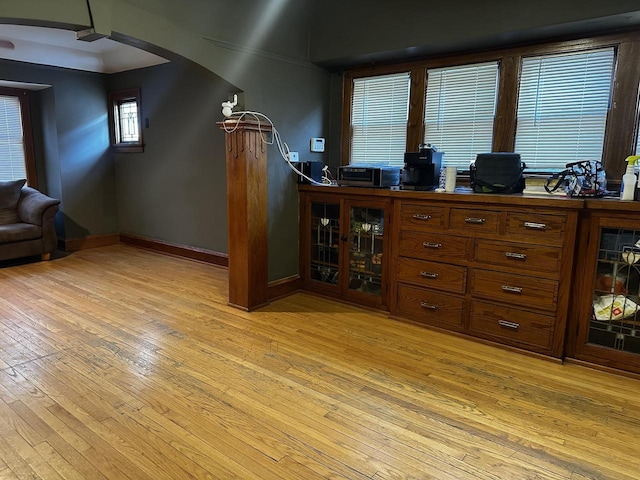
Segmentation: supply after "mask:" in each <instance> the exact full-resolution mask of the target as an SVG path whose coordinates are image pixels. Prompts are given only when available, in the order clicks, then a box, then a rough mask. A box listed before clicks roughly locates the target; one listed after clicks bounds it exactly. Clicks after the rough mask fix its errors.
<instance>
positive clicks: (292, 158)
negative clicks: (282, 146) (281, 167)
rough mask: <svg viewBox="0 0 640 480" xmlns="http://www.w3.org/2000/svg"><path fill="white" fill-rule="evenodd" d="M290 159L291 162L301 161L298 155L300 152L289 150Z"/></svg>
mask: <svg viewBox="0 0 640 480" xmlns="http://www.w3.org/2000/svg"><path fill="white" fill-rule="evenodd" d="M289 161H290V162H299V161H300V157H299V156H298V152H289Z"/></svg>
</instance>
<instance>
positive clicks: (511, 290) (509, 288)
mask: <svg viewBox="0 0 640 480" xmlns="http://www.w3.org/2000/svg"><path fill="white" fill-rule="evenodd" d="M500 288H502V290H503V291H504V292H507V293H522V288H520V287H512V286H511V285H502V287H500Z"/></svg>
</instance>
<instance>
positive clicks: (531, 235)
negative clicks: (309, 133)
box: [300, 186, 584, 358]
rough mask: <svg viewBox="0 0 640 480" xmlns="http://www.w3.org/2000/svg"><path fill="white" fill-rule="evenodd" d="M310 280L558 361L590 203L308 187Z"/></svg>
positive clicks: (306, 261) (304, 270) (329, 290)
mask: <svg viewBox="0 0 640 480" xmlns="http://www.w3.org/2000/svg"><path fill="white" fill-rule="evenodd" d="M300 192H301V194H300V199H301V204H300V209H301V210H300V211H301V216H300V225H301V231H300V238H301V248H300V251H301V256H300V271H301V277H302V280H303V286H304V288H306V289H308V290H311V291H315V292H320V293H324V294H329V295H333V296H335V297H337V298H342V299H347V300H350V301H354V302H357V303H361V304H363V305H369V306H377V307H380V308H388V310H389V311H390V313H391V315H392V316H394V317H396V318H401V319H406V320H411V321H413V322H417V323H420V324H423V325H427V326H432V327H437V328H440V329H445V330H449V331H454V332H457V333H460V334H464V335H469V336H472V337H476V338H479V339H482V340H483V341H486V342H491V343H496V344H501V345H507V346H509V347H512V348H516V349H521V350H527V351H530V352H534V353H537V354H541V355H544V356H548V357H555V358H562V356H563V354H564V339H565V329H566V325H567V315H568V306H569V299H570V291H571V284H572V267H573V259H574V247H575V234H576V228H577V223H578V222H577V221H578V214H579V212H580V210H581V209H582V208H583V203H584V202H583V201H581V200H574V199H561V198H555V197H554V198H535V197H533V198H527V197H523V196H520V195H478V194H472V193H469V194H458V193H455V194H438V193H434V192H401V191H395V192H394V191H389V190H376V189H368V188H355V187H324V188H323V187H312V186H301V187H300Z"/></svg>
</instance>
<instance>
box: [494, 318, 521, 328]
mask: <svg viewBox="0 0 640 480" xmlns="http://www.w3.org/2000/svg"><path fill="white" fill-rule="evenodd" d="M498 325H500V326H501V327H505V328H510V329H511V330H518V329H519V328H520V324H519V323H515V322H507V321H506V320H498Z"/></svg>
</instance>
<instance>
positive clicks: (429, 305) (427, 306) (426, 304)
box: [420, 302, 438, 310]
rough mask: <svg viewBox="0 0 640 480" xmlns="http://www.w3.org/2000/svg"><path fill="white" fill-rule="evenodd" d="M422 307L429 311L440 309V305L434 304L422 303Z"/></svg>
mask: <svg viewBox="0 0 640 480" xmlns="http://www.w3.org/2000/svg"><path fill="white" fill-rule="evenodd" d="M420 306H421V307H422V308H426V309H428V310H437V309H438V305H434V304H433V303H427V302H420Z"/></svg>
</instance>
